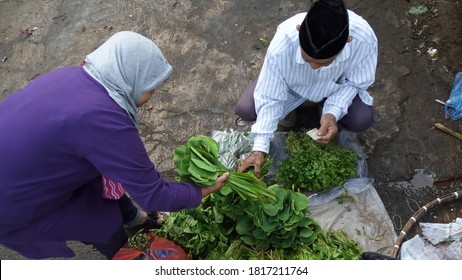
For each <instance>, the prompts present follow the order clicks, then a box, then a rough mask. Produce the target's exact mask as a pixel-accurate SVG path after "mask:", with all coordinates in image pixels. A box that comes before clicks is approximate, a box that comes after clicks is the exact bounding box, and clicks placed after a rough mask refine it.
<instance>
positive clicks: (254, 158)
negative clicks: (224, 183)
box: [238, 151, 265, 177]
mask: <svg viewBox="0 0 462 280" xmlns="http://www.w3.org/2000/svg"><path fill="white" fill-rule="evenodd" d="M264 160H265V153H263V152H260V151H253V152H251V153H250V155H249V156H248V157H247V158H246V159H245V160H244V161H242V162H241V163H240V164H239V170H238V171H239V172H245V171H247V169H249V168H250V167H251V166H253V167H254V170H255V176H256V177H260V176H261V166H262V165H263V162H264Z"/></svg>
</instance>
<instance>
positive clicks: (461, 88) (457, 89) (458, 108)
mask: <svg viewBox="0 0 462 280" xmlns="http://www.w3.org/2000/svg"><path fill="white" fill-rule="evenodd" d="M444 110H445V113H446V115H448V116H449V117H451V119H453V120H455V121H457V120H459V119H460V118H462V72H459V73H457V74H456V77H455V79H454V85H453V86H452V90H451V94H450V95H449V99H448V100H447V101H446V105H445V106H444Z"/></svg>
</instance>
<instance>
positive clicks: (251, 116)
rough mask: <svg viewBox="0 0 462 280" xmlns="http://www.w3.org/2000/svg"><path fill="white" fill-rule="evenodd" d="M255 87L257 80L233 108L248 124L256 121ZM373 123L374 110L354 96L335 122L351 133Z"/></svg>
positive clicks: (319, 104) (363, 129) (360, 130)
mask: <svg viewBox="0 0 462 280" xmlns="http://www.w3.org/2000/svg"><path fill="white" fill-rule="evenodd" d="M256 85H257V80H255V81H253V82H252V83H250V85H249V86H248V87H247V88H246V89H245V90H244V94H243V95H242V96H241V98H240V99H239V101H238V102H237V105H236V107H235V108H234V113H235V114H236V115H238V116H239V117H240V118H241V119H243V120H245V121H248V122H253V121H255V120H256V119H257V113H256V112H255V100H254V98H253V93H254V91H255V86H256ZM323 104H324V101H322V102H320V103H317V105H318V106H320V107H321V109H322V106H323ZM289 115H290V114H289ZM374 122H375V110H374V108H373V107H372V106H369V105H366V104H365V103H363V102H362V101H361V98H359V96H358V95H356V97H355V98H354V99H353V102H352V104H351V105H350V107H349V108H348V113H347V114H346V115H345V116H344V117H343V118H341V119H340V120H339V121H338V122H337V125H338V126H339V128H340V129H344V130H348V131H352V132H363V131H366V130H367V129H368V128H370V127H371V126H372V125H373V124H374Z"/></svg>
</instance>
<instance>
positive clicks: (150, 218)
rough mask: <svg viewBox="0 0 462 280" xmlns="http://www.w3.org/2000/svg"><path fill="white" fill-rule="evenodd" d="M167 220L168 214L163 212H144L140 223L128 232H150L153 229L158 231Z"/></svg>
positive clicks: (129, 228)
mask: <svg viewBox="0 0 462 280" xmlns="http://www.w3.org/2000/svg"><path fill="white" fill-rule="evenodd" d="M166 218H167V215H166V213H163V212H144V211H143V212H142V213H141V218H140V220H139V222H138V223H136V224H134V225H133V226H131V227H128V228H127V230H128V231H130V232H134V233H136V232H138V231H149V230H151V229H158V228H160V227H162V224H163V223H164V221H165V219H166Z"/></svg>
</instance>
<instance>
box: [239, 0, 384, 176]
mask: <svg viewBox="0 0 462 280" xmlns="http://www.w3.org/2000/svg"><path fill="white" fill-rule="evenodd" d="M376 67H377V38H376V36H375V34H374V31H373V30H372V28H371V27H370V25H369V24H368V23H367V22H366V21H365V20H364V19H363V18H362V17H360V16H358V15H357V14H355V13H354V12H352V11H350V10H347V9H346V8H345V5H344V3H343V1H342V0H318V1H316V2H314V3H313V4H312V5H311V7H310V8H309V10H308V12H307V13H300V14H297V15H295V16H293V17H291V18H289V19H287V20H286V21H284V22H282V23H281V24H280V25H279V26H278V28H277V31H276V34H275V35H274V37H273V39H272V41H271V44H270V45H269V47H268V50H267V53H266V57H265V60H264V63H263V67H262V69H261V72H260V75H259V77H258V80H256V81H254V82H253V83H252V84H251V85H250V86H249V87H248V88H247V89H246V90H245V91H244V94H243V96H242V97H241V98H240V100H239V101H238V104H237V106H236V108H235V112H236V114H237V115H238V116H240V117H241V118H242V119H244V120H246V121H251V122H253V121H255V123H254V124H253V125H252V131H251V132H252V137H253V139H254V145H253V150H252V153H251V154H250V155H249V156H248V157H247V158H246V159H245V160H244V161H243V162H242V164H241V166H240V168H239V170H240V171H244V170H247V169H248V168H249V167H251V166H254V168H255V172H256V174H257V175H260V172H261V165H262V163H263V160H264V156H265V154H267V153H268V152H269V149H270V140H271V138H272V137H273V135H274V132H275V131H276V130H277V127H278V123H279V121H281V120H282V119H284V118H285V117H286V116H287V115H288V114H289V113H291V112H292V111H294V110H295V109H296V108H297V107H299V106H300V105H301V104H302V103H304V102H305V101H310V102H313V103H316V104H318V105H320V106H322V115H321V119H320V127H319V129H318V136H319V139H318V140H317V142H318V143H320V144H327V143H328V142H329V141H330V140H332V139H333V138H334V137H335V135H336V134H337V132H338V130H339V129H344V130H349V131H353V132H362V131H365V130H367V129H368V128H369V127H371V126H372V124H373V122H374V111H373V108H372V104H373V98H372V97H371V96H370V95H369V93H368V92H367V89H368V87H369V86H370V85H372V83H373V82H374V80H375V72H376Z"/></svg>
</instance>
